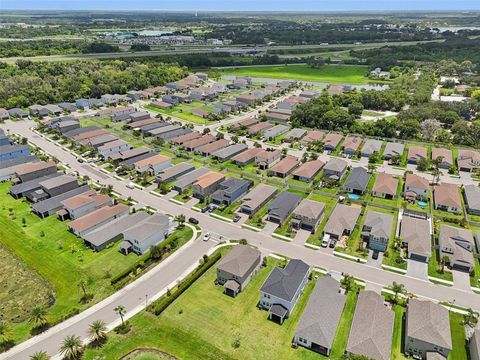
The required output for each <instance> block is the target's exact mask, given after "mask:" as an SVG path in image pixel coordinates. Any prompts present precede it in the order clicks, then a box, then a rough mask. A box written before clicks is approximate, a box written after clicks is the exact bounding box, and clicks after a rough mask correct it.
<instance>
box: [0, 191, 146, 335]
mask: <svg viewBox="0 0 480 360" xmlns="http://www.w3.org/2000/svg"><path fill="white" fill-rule="evenodd" d="M9 187H10V184H9V183H3V184H0V200H1V201H0V202H1V204H2V207H1V209H0V243H1V245H3V246H4V247H5V249H7V250H9V251H10V252H11V253H13V254H14V255H15V256H16V257H18V258H19V259H20V261H21V262H22V266H23V267H25V268H28V269H32V270H33V271H36V272H37V273H38V274H39V275H40V276H41V277H42V279H44V280H45V281H46V282H47V283H48V284H49V285H50V287H51V288H52V291H53V294H54V297H55V302H54V304H53V305H52V306H51V307H50V308H49V309H48V315H47V318H48V320H49V321H50V322H56V321H59V320H60V319H61V318H62V317H64V316H67V315H69V314H70V313H71V312H72V311H73V310H74V309H78V310H83V309H85V308H87V307H89V306H91V305H92V304H93V303H96V302H98V301H100V300H101V299H103V298H105V297H106V296H108V295H110V294H111V293H113V292H114V289H113V287H111V286H110V277H111V276H112V275H113V274H116V273H117V272H120V271H122V270H123V269H125V268H126V267H128V266H129V265H130V264H132V263H133V262H135V260H136V259H137V258H138V257H137V256H136V255H134V254H131V255H129V256H124V255H122V254H120V253H119V252H118V249H117V247H116V246H111V247H108V248H107V249H105V250H103V251H101V252H99V253H95V252H93V251H92V250H91V249H89V248H87V247H86V246H85V245H84V243H83V241H82V240H81V239H80V238H77V237H76V236H75V235H73V234H72V233H70V232H68V231H67V223H66V222H60V221H59V220H57V218H56V217H55V216H50V217H48V218H46V219H43V220H42V219H40V218H39V217H38V216H36V215H33V214H30V204H29V203H28V202H26V201H24V200H15V199H14V198H12V197H11V196H10V195H8V194H7V191H8V188H9ZM10 208H12V209H13V214H14V216H15V218H13V217H12V216H10V215H9V209H10ZM23 218H25V222H26V226H25V227H23V226H22V219H23ZM42 231H43V232H44V234H45V236H41V233H42ZM1 268H2V269H3V271H6V269H5V264H4V263H3V262H2V263H1ZM14 274H15V273H14ZM82 278H83V279H85V280H86V281H87V284H88V285H87V291H88V292H90V293H93V294H94V295H95V296H94V299H93V302H90V303H88V304H81V303H80V298H81V296H82V294H81V290H80V288H79V286H78V283H79V281H80V279H82ZM19 279H20V277H19ZM17 285H18V283H17ZM30 290H31V291H36V287H34V286H33V287H32V288H31V289H30ZM24 295H25V296H28V295H31V293H28V292H27V291H25V293H24ZM16 300H17V305H18V306H21V305H22V303H23V299H21V298H18V299H16ZM21 311H30V309H20V308H19V314H20V312H21ZM11 327H12V338H13V339H14V340H15V341H20V340H24V339H25V338H27V337H28V336H29V332H30V329H31V325H30V324H28V323H27V322H25V321H23V322H22V321H19V322H16V323H15V322H12V324H11Z"/></svg>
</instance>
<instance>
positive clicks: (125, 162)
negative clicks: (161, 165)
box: [119, 151, 157, 170]
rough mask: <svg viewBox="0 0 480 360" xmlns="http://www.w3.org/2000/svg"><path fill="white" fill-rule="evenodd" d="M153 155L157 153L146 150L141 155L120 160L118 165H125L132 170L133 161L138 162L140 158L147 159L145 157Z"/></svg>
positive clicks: (133, 166)
mask: <svg viewBox="0 0 480 360" xmlns="http://www.w3.org/2000/svg"><path fill="white" fill-rule="evenodd" d="M155 155H157V153H156V152H153V151H148V152H146V153H143V154H141V155H136V156H134V157H131V158H129V159H126V160H123V161H122V162H120V164H119V165H120V166H125V167H127V168H128V169H130V170H133V169H134V168H135V163H136V162H139V161H140V160H143V159H147V158H149V157H152V156H155Z"/></svg>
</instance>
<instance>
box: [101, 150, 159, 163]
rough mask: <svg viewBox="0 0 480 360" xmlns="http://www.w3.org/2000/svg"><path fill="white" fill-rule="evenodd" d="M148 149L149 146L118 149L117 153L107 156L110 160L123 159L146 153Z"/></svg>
mask: <svg viewBox="0 0 480 360" xmlns="http://www.w3.org/2000/svg"><path fill="white" fill-rule="evenodd" d="M149 151H150V149H149V148H147V147H145V146H141V147H138V148H133V149H129V150H125V151H119V152H118V153H115V154H111V155H109V156H108V158H109V159H110V160H112V161H124V160H128V159H131V158H134V157H135V156H139V155H143V154H146V153H148V152H149Z"/></svg>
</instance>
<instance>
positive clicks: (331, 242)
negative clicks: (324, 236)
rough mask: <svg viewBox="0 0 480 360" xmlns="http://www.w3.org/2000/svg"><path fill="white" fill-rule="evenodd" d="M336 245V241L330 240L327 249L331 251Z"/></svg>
mask: <svg viewBox="0 0 480 360" xmlns="http://www.w3.org/2000/svg"><path fill="white" fill-rule="evenodd" d="M336 244H337V240H335V239H332V240H330V245H329V247H331V248H332V249H334V248H335V245H336Z"/></svg>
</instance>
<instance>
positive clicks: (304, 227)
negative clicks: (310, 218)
mask: <svg viewBox="0 0 480 360" xmlns="http://www.w3.org/2000/svg"><path fill="white" fill-rule="evenodd" d="M302 229H303V230H308V231H312V225H308V224H302Z"/></svg>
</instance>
